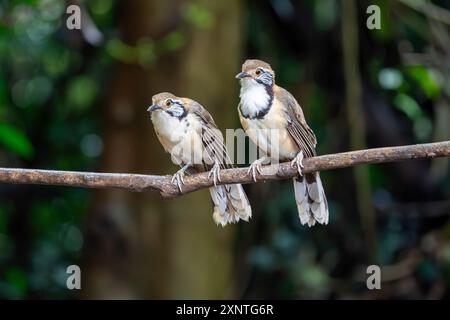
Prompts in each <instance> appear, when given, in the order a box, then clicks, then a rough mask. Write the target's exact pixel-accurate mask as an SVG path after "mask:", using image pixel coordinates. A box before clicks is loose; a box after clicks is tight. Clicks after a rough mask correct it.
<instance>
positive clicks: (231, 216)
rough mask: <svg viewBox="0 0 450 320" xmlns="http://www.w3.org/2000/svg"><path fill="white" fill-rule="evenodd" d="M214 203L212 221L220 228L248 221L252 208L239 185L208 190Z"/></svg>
mask: <svg viewBox="0 0 450 320" xmlns="http://www.w3.org/2000/svg"><path fill="white" fill-rule="evenodd" d="M209 192H210V193H211V198H212V200H213V203H214V213H213V219H214V222H215V223H216V224H217V225H219V224H220V225H221V226H222V227H224V226H226V225H227V224H228V223H236V222H238V221H239V220H240V219H242V220H244V221H248V220H249V219H250V218H251V217H252V208H251V207H250V203H249V202H248V199H247V196H246V195H245V192H244V189H243V188H242V185H240V184H230V185H223V186H217V187H212V188H209Z"/></svg>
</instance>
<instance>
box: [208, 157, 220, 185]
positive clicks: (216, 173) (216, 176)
mask: <svg viewBox="0 0 450 320" xmlns="http://www.w3.org/2000/svg"><path fill="white" fill-rule="evenodd" d="M211 177H212V178H213V181H214V186H217V181H219V182H221V180H220V164H218V163H217V162H216V163H215V164H214V166H213V167H212V168H211V171H209V173H208V179H211Z"/></svg>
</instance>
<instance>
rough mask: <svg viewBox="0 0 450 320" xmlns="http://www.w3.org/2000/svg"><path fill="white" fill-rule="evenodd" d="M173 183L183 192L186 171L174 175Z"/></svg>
mask: <svg viewBox="0 0 450 320" xmlns="http://www.w3.org/2000/svg"><path fill="white" fill-rule="evenodd" d="M172 183H173V184H176V185H177V187H178V189H179V190H180V192H183V190H182V189H181V185H183V184H184V173H179V172H177V173H175V174H174V175H173V177H172Z"/></svg>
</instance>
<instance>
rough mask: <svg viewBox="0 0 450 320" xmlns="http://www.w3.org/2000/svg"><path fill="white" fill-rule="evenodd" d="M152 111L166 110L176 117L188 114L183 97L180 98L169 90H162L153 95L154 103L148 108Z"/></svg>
mask: <svg viewBox="0 0 450 320" xmlns="http://www.w3.org/2000/svg"><path fill="white" fill-rule="evenodd" d="M147 111H148V112H150V113H158V112H166V113H167V114H169V115H170V116H172V117H175V118H179V119H181V118H184V117H185V116H186V113H187V111H186V106H185V104H184V102H183V99H182V98H179V97H177V96H175V95H173V94H171V93H169V92H161V93H158V94H155V95H154V96H153V97H152V105H151V106H150V107H148V109H147Z"/></svg>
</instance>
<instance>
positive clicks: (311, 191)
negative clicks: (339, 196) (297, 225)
mask: <svg viewBox="0 0 450 320" xmlns="http://www.w3.org/2000/svg"><path fill="white" fill-rule="evenodd" d="M293 181H294V190H295V200H296V202H297V209H298V215H299V217H300V222H301V224H302V225H305V224H308V226H309V227H312V226H313V225H315V224H316V222H318V223H319V224H328V217H329V214H328V203H327V198H326V196H325V191H324V190H323V186H322V181H321V180H320V176H319V173H318V172H315V173H311V174H307V175H305V176H303V177H296V178H294V179H293Z"/></svg>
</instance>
